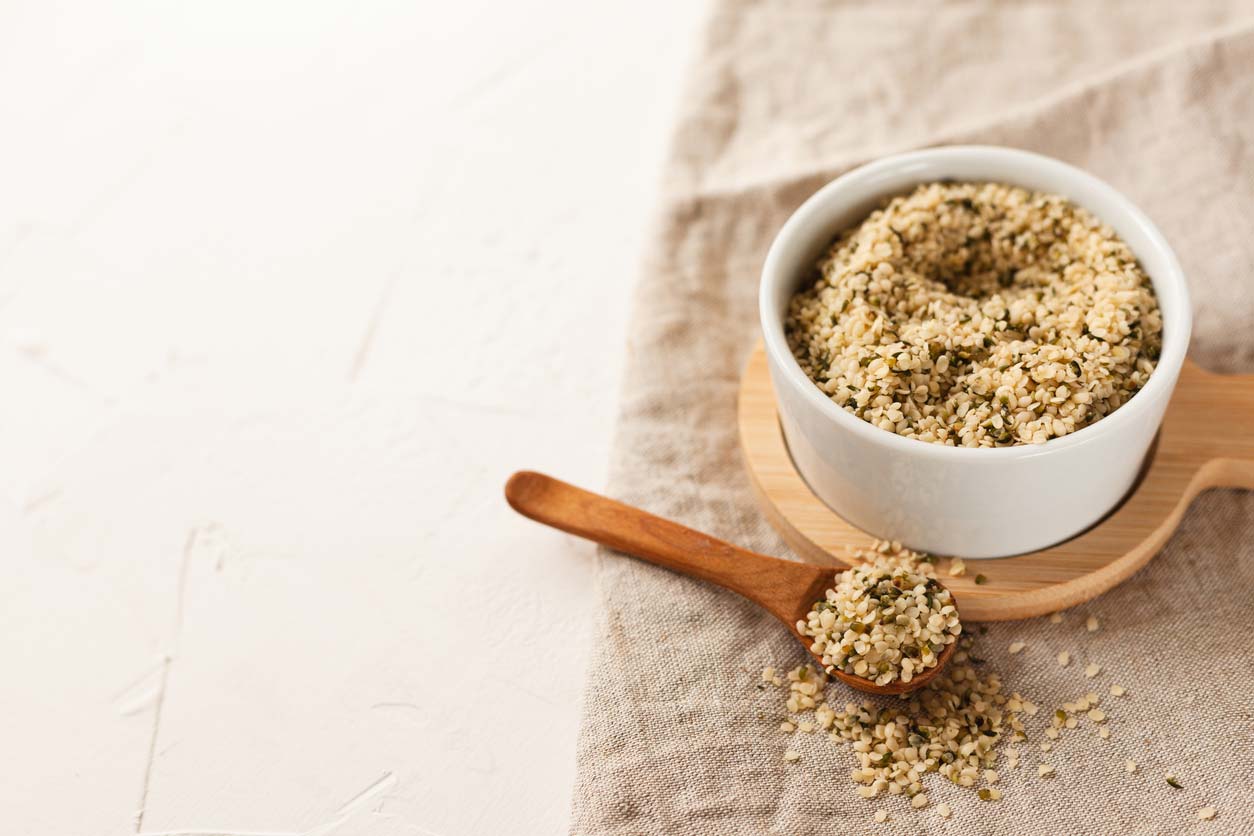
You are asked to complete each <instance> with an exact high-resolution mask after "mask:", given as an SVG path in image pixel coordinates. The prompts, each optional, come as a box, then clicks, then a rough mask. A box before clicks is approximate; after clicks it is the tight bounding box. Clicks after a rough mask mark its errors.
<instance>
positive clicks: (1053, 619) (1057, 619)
mask: <svg viewBox="0 0 1254 836" xmlns="http://www.w3.org/2000/svg"><path fill="white" fill-rule="evenodd" d="M1049 623H1050V624H1062V613H1060V612H1056V613H1050V616H1049Z"/></svg>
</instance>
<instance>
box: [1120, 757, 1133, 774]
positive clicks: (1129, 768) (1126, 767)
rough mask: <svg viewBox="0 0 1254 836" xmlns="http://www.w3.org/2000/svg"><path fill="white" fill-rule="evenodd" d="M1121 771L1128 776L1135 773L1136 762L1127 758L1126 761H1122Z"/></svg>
mask: <svg viewBox="0 0 1254 836" xmlns="http://www.w3.org/2000/svg"><path fill="white" fill-rule="evenodd" d="M1123 771H1124V772H1127V773H1128V774H1129V775H1131V774H1132V773H1133V772H1136V761H1134V760H1132V758H1128V759H1127V760H1126V761H1124V762H1123Z"/></svg>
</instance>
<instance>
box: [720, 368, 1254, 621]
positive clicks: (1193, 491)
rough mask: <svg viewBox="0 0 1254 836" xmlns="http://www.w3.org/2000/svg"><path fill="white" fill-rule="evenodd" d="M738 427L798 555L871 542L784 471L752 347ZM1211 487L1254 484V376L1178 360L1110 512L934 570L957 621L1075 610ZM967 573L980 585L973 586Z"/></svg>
mask: <svg viewBox="0 0 1254 836" xmlns="http://www.w3.org/2000/svg"><path fill="white" fill-rule="evenodd" d="M739 424H740V443H741V448H742V450H743V452H744V457H745V463H746V466H747V467H748V470H749V475H750V477H751V478H752V481H753V485H754V488H755V489H756V491H757V495H758V500H759V502H760V503H761V505H762V510H763V511H764V512H765V513H766V515H767V518H768V519H769V520H770V521H771V523H772V525H774V526H775V528H776V529H777V530H778V531H779V533H780V534H781V535H782V536H783V538H784V540H785V541H786V542H787V543H788V545H790V546H791V547H792V548H793V550H795V551H796V552H797V553H798V554H799V555H800V556H801V557H802V559H804V560H806V561H809V562H812V563H816V564H819V565H829V566H832V567H842V566H846V565H848V562H849V556H848V555H849V553H850V550H851V549H861V548H866V547H867V546H869V545H870V543H871V542H872V539H873V538H872V537H871V536H870V535H869V534H867V533H866V532H863V531H861V530H860V529H857V528H854V527H853V526H852V525H850V524H849V523H847V522H845V521H844V520H843V519H841V518H840V517H839V516H838V515H837V514H836V513H835V512H834V511H832V510H831V509H830V508H828V507H827V506H826V505H824V504H823V502H822V501H820V500H819V499H818V497H816V496H815V495H814V494H813V493H811V492H810V489H809V487H807V485H806V483H805V481H804V480H803V479H802V478H801V476H800V475H799V474H798V473H797V471H796V469H795V468H794V467H793V464H792V459H791V457H790V456H789V454H788V448H787V446H786V445H785V443H784V437H783V434H782V432H781V431H780V427H779V420H778V417H777V416H776V412H775V396H774V393H773V391H772V389H771V381H770V376H769V374H768V372H767V365H766V354H765V352H764V351H763V348H762V346H761V344H759V345H758V346H757V348H756V349H755V350H754V352H753V355H752V356H751V357H750V358H749V363H748V365H747V366H746V368H745V373H744V377H743V378H742V379H741V383H740V398H739ZM920 443H923V442H920ZM1080 476H1081V477H1082V474H1080ZM1216 487H1234V488H1247V489H1249V488H1254V376H1251V375H1241V376H1237V375H1217V374H1212V373H1210V372H1207V371H1204V370H1203V369H1201V368H1200V367H1198V366H1197V365H1195V364H1194V363H1192V362H1190V361H1188V360H1186V361H1185V363H1184V368H1183V369H1182V370H1181V372H1180V380H1179V382H1178V383H1177V384H1176V391H1175V393H1174V394H1173V395H1172V400H1171V404H1170V405H1169V406H1168V408H1167V414H1166V417H1165V418H1164V419H1163V426H1162V429H1161V431H1160V432H1159V436H1158V442H1157V444H1156V446H1155V448H1154V450H1153V451H1151V453H1150V457H1149V460H1148V461H1147V465H1146V467H1145V468H1144V469H1143V471H1142V476H1141V480H1140V481H1139V482H1138V483H1137V485H1136V486H1135V487H1134V488H1133V489H1132V491H1131V492H1130V493H1129V495H1128V497H1127V498H1126V499H1125V500H1124V502H1123V504H1122V505H1120V506H1119V508H1117V509H1116V510H1115V511H1114V512H1113V513H1111V514H1109V515H1108V516H1107V517H1106V518H1105V519H1103V520H1102V521H1101V522H1099V523H1097V525H1095V526H1094V527H1092V528H1090V529H1089V530H1088V531H1086V532H1084V533H1083V534H1080V535H1079V536H1077V537H1075V538H1073V539H1071V540H1068V541H1067V542H1065V543H1061V544H1059V545H1057V546H1053V547H1052V548H1048V549H1043V550H1041V551H1036V552H1031V553H1029V554H1022V555H1017V556H1014V557H1005V558H996V559H986V560H969V561H967V572H966V574H965V575H964V576H961V577H951V576H949V575H948V573H947V571H946V568H947V566H948V564H949V561H947V560H946V561H941V563H940V564H939V568H940V572H939V574H940V577H941V580H942V581H943V582H944V583H945V585H946V586H948V587H949V588H950V589H951V590H953V593H954V596H955V598H957V601H958V606H959V609H960V610H961V612H962V617H963V620H964V621H1008V620H1012V619H1019V618H1031V617H1034V616H1038V615H1044V614H1046V613H1050V612H1054V611H1056V610H1061V609H1065V608H1067V607H1071V606H1075V605H1076V604H1079V603H1082V602H1084V601H1088V600H1090V599H1092V598H1094V597H1096V596H1098V595H1100V594H1102V593H1103V592H1105V591H1106V590H1108V589H1110V588H1111V587H1113V586H1115V585H1116V584H1118V583H1120V582H1121V581H1123V580H1126V579H1127V578H1129V577H1131V576H1132V574H1133V573H1135V572H1136V571H1137V570H1138V569H1140V568H1141V567H1142V566H1144V565H1145V564H1146V563H1148V562H1149V560H1150V558H1152V557H1153V556H1154V555H1155V554H1157V553H1158V551H1159V550H1160V549H1161V548H1162V547H1163V545H1164V544H1165V543H1166V542H1167V540H1168V538H1170V537H1171V535H1172V532H1174V531H1175V529H1176V526H1177V525H1179V523H1180V519H1181V517H1182V516H1183V515H1184V511H1185V509H1186V508H1188V507H1189V503H1190V502H1192V501H1193V498H1194V497H1195V496H1197V495H1198V494H1199V493H1201V492H1202V491H1204V490H1206V489H1208V488H1216ZM977 574H980V575H983V576H984V577H985V578H986V582H985V583H983V584H976V583H975V577H976V575H977Z"/></svg>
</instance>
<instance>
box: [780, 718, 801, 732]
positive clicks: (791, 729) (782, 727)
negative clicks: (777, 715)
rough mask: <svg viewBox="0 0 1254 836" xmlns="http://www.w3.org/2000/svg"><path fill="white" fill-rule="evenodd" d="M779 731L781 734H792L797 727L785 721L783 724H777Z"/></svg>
mask: <svg viewBox="0 0 1254 836" xmlns="http://www.w3.org/2000/svg"><path fill="white" fill-rule="evenodd" d="M779 730H780V731H782V732H794V731H796V730H797V727H796V726H794V725H793V724H792V723H790V722H788V721H787V720H785V721H784V722H782V723H780V724H779Z"/></svg>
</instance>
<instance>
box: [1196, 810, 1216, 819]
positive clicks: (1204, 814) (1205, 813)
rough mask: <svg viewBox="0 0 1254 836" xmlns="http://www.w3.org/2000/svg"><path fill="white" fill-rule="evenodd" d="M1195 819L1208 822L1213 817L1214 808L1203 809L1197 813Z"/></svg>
mask: <svg viewBox="0 0 1254 836" xmlns="http://www.w3.org/2000/svg"><path fill="white" fill-rule="evenodd" d="M1197 817H1198V818H1199V819H1201V820H1202V821H1210V820H1211V819H1213V818H1214V817H1215V808H1214V807H1203V808H1202V809H1200V810H1198V811H1197Z"/></svg>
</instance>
